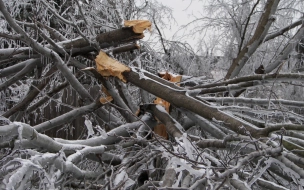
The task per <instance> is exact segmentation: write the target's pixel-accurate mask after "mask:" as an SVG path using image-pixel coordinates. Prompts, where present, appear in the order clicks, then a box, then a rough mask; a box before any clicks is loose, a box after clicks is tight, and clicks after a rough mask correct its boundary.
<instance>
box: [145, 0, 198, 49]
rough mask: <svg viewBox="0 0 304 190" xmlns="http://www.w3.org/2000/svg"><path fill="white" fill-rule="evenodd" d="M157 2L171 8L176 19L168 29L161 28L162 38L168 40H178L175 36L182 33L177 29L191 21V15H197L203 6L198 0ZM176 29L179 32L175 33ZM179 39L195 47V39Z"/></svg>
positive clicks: (160, 0)
mask: <svg viewBox="0 0 304 190" xmlns="http://www.w3.org/2000/svg"><path fill="white" fill-rule="evenodd" d="M203 1H204V0H203ZM159 2H160V3H162V4H163V5H166V6H168V7H170V8H172V10H173V17H174V18H175V21H176V23H173V24H172V25H171V28H170V29H169V28H168V29H163V31H162V32H163V35H164V38H165V39H168V40H180V39H179V38H177V36H182V34H183V31H182V30H179V29H180V27H181V26H182V25H185V24H188V23H189V22H190V21H192V20H193V18H194V17H193V16H192V15H198V13H201V10H202V8H203V3H202V2H201V1H199V0H159ZM177 31H179V32H178V33H177V34H176V32H177ZM173 35H176V36H175V38H173ZM147 37H148V36H147ZM181 41H182V42H185V41H186V42H188V43H189V44H190V45H191V46H192V47H193V48H194V49H196V48H195V44H196V42H197V40H196V39H194V38H193V37H191V38H183V39H182V40H181Z"/></svg>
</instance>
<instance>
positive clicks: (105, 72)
mask: <svg viewBox="0 0 304 190" xmlns="http://www.w3.org/2000/svg"><path fill="white" fill-rule="evenodd" d="M95 62H96V66H97V71H98V72H99V73H100V74H101V75H102V76H104V77H109V76H115V77H117V78H119V79H120V80H122V81H123V82H127V81H126V79H125V77H124V76H123V75H122V73H123V72H129V71H130V68H129V67H127V66H125V65H124V64H122V63H120V62H119V61H116V60H115V59H112V58H111V57H109V56H108V55H107V54H106V53H105V52H103V51H100V52H99V55H98V56H97V57H96V59H95Z"/></svg>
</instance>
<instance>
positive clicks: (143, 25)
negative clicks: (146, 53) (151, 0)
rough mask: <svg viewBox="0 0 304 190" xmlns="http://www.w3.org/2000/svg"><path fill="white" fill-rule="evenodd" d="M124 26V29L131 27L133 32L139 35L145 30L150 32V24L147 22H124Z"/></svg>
mask: <svg viewBox="0 0 304 190" xmlns="http://www.w3.org/2000/svg"><path fill="white" fill-rule="evenodd" d="M124 25H125V26H126V27H132V29H133V32H135V33H137V34H141V33H143V32H144V30H146V29H148V30H149V31H151V26H152V23H151V22H150V21H148V20H125V23H124Z"/></svg>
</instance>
